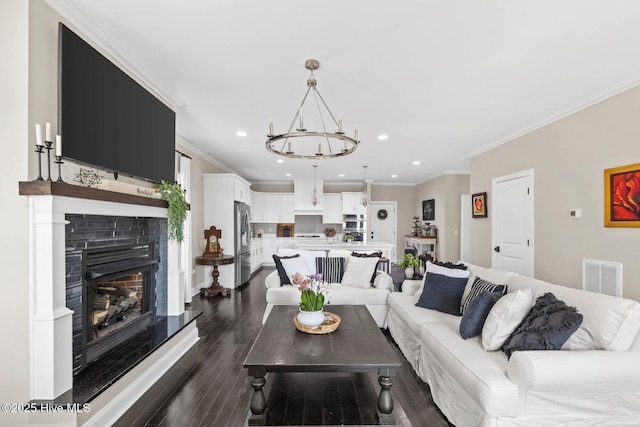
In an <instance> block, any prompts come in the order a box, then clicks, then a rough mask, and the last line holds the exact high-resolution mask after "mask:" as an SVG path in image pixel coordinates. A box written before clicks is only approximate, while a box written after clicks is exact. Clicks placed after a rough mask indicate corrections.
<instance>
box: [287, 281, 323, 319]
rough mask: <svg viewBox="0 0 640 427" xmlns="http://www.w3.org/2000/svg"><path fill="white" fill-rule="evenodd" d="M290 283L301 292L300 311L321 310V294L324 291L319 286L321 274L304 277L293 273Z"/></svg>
mask: <svg viewBox="0 0 640 427" xmlns="http://www.w3.org/2000/svg"><path fill="white" fill-rule="evenodd" d="M291 283H292V284H293V286H295V287H296V288H298V290H299V291H300V292H301V294H300V310H302V311H318V310H322V306H323V305H324V294H323V293H324V291H325V290H326V289H325V287H324V286H322V285H321V283H322V274H313V275H311V276H305V275H304V274H301V273H294V275H293V276H291Z"/></svg>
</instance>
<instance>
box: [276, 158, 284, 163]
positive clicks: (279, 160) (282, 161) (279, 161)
mask: <svg viewBox="0 0 640 427" xmlns="http://www.w3.org/2000/svg"><path fill="white" fill-rule="evenodd" d="M276 162H278V163H284V160H282V159H278V160H276Z"/></svg>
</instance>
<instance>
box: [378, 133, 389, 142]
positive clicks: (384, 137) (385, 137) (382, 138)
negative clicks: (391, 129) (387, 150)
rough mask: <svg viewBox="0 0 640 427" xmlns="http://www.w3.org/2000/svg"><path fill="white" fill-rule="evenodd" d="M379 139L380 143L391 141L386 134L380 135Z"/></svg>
mask: <svg viewBox="0 0 640 427" xmlns="http://www.w3.org/2000/svg"><path fill="white" fill-rule="evenodd" d="M378 139H379V140H380V141H384V140H387V139H389V135H385V134H381V135H378Z"/></svg>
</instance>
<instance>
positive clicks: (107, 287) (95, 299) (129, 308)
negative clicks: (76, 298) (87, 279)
mask: <svg viewBox="0 0 640 427" xmlns="http://www.w3.org/2000/svg"><path fill="white" fill-rule="evenodd" d="M143 287H144V286H143V273H136V274H130V275H127V276H123V277H120V278H118V279H114V280H110V281H106V282H103V283H100V284H98V285H95V286H91V287H90V288H89V292H88V293H89V306H90V307H93V311H92V313H91V324H92V329H91V332H92V334H91V339H92V340H93V339H96V338H100V337H102V336H104V335H106V334H108V333H110V332H112V331H114V330H116V329H118V328H120V327H122V326H124V325H126V324H127V323H129V322H132V321H135V320H136V319H138V318H139V317H140V316H141V315H142V314H143V313H144V302H145V301H144V293H143Z"/></svg>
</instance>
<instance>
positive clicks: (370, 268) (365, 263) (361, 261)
mask: <svg viewBox="0 0 640 427" xmlns="http://www.w3.org/2000/svg"><path fill="white" fill-rule="evenodd" d="M292 259H295V258H292ZM378 260H379V258H378V257H375V258H360V257H355V256H350V257H349V262H347V263H346V264H347V265H346V267H345V271H344V275H343V276H342V284H343V285H348V286H356V287H358V288H369V287H371V276H373V272H374V271H375V269H376V266H377V265H378Z"/></svg>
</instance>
